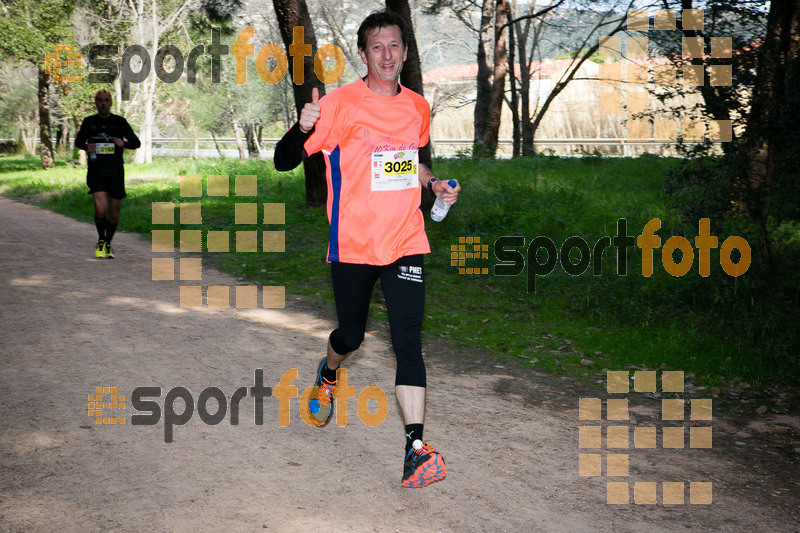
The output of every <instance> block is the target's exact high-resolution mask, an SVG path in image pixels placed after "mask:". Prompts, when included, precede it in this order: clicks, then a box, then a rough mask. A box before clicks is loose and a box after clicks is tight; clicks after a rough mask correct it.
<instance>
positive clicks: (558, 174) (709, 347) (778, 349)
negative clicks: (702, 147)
mask: <svg viewBox="0 0 800 533" xmlns="http://www.w3.org/2000/svg"><path fill="white" fill-rule="evenodd" d="M674 164H675V161H674V160H670V159H664V158H657V157H652V156H644V157H639V158H606V159H604V158H600V157H586V158H582V159H576V158H556V157H539V158H535V159H523V160H511V161H475V160H471V159H466V158H463V159H450V160H437V161H436V163H435V170H436V173H437V175H438V177H439V178H441V179H448V178H457V179H459V180H460V181H461V183H462V186H463V192H462V194H461V196H460V198H459V202H458V204H457V205H456V206H455V207H454V208H453V209H452V210H451V211H450V214H449V215H448V218H447V219H446V220H445V221H444V222H442V223H439V224H437V223H434V222H430V221H429V219H428V220H426V226H427V229H428V236H429V240H430V243H431V249H432V251H433V253H432V254H431V255H430V256H428V258H427V259H426V270H427V273H428V274H427V275H428V278H427V279H428V286H427V296H426V315H427V316H428V318H427V319H426V321H425V325H424V328H425V335H426V337H428V338H430V336H437V337H442V338H443V339H444V340H445V341H446V342H450V343H452V344H453V345H455V346H456V347H459V348H460V349H461V351H462V352H463V354H464V357H467V358H474V357H481V358H485V355H486V354H487V353H488V354H491V356H492V357H494V358H495V359H496V360H497V361H498V362H500V363H502V364H515V365H520V366H523V367H525V366H531V365H533V366H535V367H536V368H543V369H546V370H548V371H551V372H558V373H565V374H570V375H574V376H576V377H580V376H581V375H583V374H585V375H586V378H587V379H593V376H594V375H595V374H596V373H598V372H601V371H602V369H605V368H607V369H627V368H631V367H639V368H641V367H647V368H650V369H658V368H666V369H673V370H684V371H685V372H687V373H688V374H690V375H693V376H694V377H695V379H696V380H697V381H699V382H701V383H706V384H718V383H721V382H722V381H723V380H724V381H725V382H730V381H731V380H734V379H739V380H744V381H747V382H749V383H750V384H752V385H753V386H756V387H758V386H760V385H763V384H765V383H767V382H770V381H773V380H776V379H778V378H780V379H788V380H792V381H796V380H797V376H798V363H797V362H796V360H795V357H794V354H795V353H796V348H797V332H796V331H794V330H795V329H796V328H793V323H794V314H793V313H794V309H795V308H796V300H795V301H794V302H793V301H792V298H791V296H793V295H794V294H793V293H792V294H789V295H788V297H787V298H784V299H782V300H778V301H776V300H774V299H765V298H763V297H761V295H760V294H759V292H758V291H757V290H756V289H754V288H752V287H751V280H750V272H748V274H745V275H744V276H742V277H741V278H738V279H734V278H731V277H730V276H728V275H727V274H725V273H724V272H723V271H722V270H721V268H720V266H719V254H718V252H716V253H715V251H712V254H711V267H712V269H711V276H709V277H708V278H702V277H701V276H699V274H698V269H697V262H698V258H697V254H696V253H695V260H694V264H693V267H692V269H691V270H690V271H689V272H688V273H687V274H686V275H685V276H683V277H679V278H676V277H673V276H671V275H669V274H668V273H666V272H665V271H664V269H663V267H662V266H661V253H660V249H657V250H656V251H655V254H654V264H655V272H654V275H653V276H652V277H649V278H648V277H644V276H642V274H641V259H640V256H641V254H640V252H639V250H638V249H637V248H631V249H629V251H628V262H627V266H628V273H627V276H624V277H622V276H618V275H617V273H616V255H615V251H614V249H610V250H608V251H607V252H606V253H605V254H604V255H603V258H602V275H600V276H595V275H592V273H591V270H590V271H588V272H586V273H584V274H583V275H580V276H570V275H568V274H566V273H565V272H564V270H563V269H562V268H561V266H560V265H558V264H557V265H556V266H555V268H554V270H553V272H552V273H550V274H548V275H544V276H538V277H537V278H536V292H535V293H534V292H528V291H527V289H526V287H527V282H526V272H525V271H524V272H523V273H521V274H519V275H518V276H495V275H493V274H492V272H493V265H494V264H495V263H498V262H499V261H498V260H497V259H496V258H495V254H494V243H495V241H496V240H497V239H498V238H499V237H501V236H522V237H523V238H524V241H525V246H524V247H521V248H519V249H520V251H521V252H522V254H523V255H526V249H527V245H528V243H529V242H530V241H531V240H532V239H533V238H535V237H537V236H547V237H549V238H550V239H551V240H552V241H553V242H554V244H555V246H556V247H557V248H560V246H561V244H562V243H563V242H564V240H565V239H567V238H568V237H570V236H580V237H582V238H583V239H585V240H586V241H587V243H588V244H589V246H590V248H591V247H592V246H594V243H595V242H597V240H598V239H600V238H601V237H603V236H606V235H608V236H612V237H613V236H614V235H615V234H616V226H617V220H618V219H620V218H624V219H626V220H627V224H628V234H629V235H632V236H634V237H635V236H636V235H638V234H639V233H641V230H642V228H643V227H644V225H645V223H646V222H647V221H649V220H650V219H652V218H655V217H658V218H660V219H661V220H662V228H661V230H660V231H658V232H657V234H658V235H659V236H660V237H661V240H662V244H663V243H664V242H665V241H666V240H667V238H669V237H670V236H672V235H675V234H677V233H678V231H679V230H678V229H676V228H678V227H680V226H679V225H677V224H676V223H675V222H674V221H673V219H672V217H671V215H670V214H669V213H668V212H666V210H665V208H664V202H663V200H662V198H661V187H662V184H663V180H664V172H665V171H666V170H667V169H668V168H669V167H670V166H671V165H674ZM37 166H38V161H35V160H33V161H31V160H22V159H19V158H2V159H0V192H2V193H3V194H5V195H6V196H9V197H15V198H19V199H23V200H27V201H31V202H34V203H38V204H40V205H42V206H43V207H46V208H48V209H52V210H54V211H56V212H59V213H62V214H65V215H68V216H71V217H74V218H76V219H79V220H85V221H87V222H88V221H90V220H91V202H90V200H89V198H88V195H87V194H86V188H85V185H84V177H85V170H84V169H81V168H72V167H71V166H69V165H65V164H63V163H62V164H59V166H58V167H57V168H56V169H55V170H53V171H49V172H45V171H41V170H37V168H36V167H37ZM126 172H127V184H128V194H129V196H128V199H126V201H125V202H124V203H123V215H122V224H121V225H120V229H124V230H126V231H135V232H138V233H142V234H149V232H150V231H151V230H152V229H159V228H161V227H160V226H154V225H153V224H152V223H151V202H155V201H160V202H165V201H166V202H174V203H176V204H177V203H179V202H180V198H179V188H178V176H179V175H181V174H200V175H202V176H207V175H209V174H227V175H231V176H233V175H236V174H256V175H257V176H258V179H259V195H258V197H257V198H256V199H252V198H247V199H246V201H257V202H259V203H266V202H278V203H285V204H286V224H285V227H267V226H259V229H285V230H286V253H284V254H268V253H256V254H247V253H239V254H237V253H229V254H210V256H209V259H210V260H212V261H213V262H214V263H215V264H217V265H218V266H220V267H221V268H223V269H225V270H227V271H229V272H231V273H233V274H235V275H238V276H242V277H247V278H249V279H252V280H253V281H255V282H257V283H260V284H265V285H285V286H286V287H287V289H288V291H289V292H290V293H291V294H292V295H294V296H304V297H308V298H310V299H311V300H312V301H313V302H315V303H318V304H319V305H321V306H325V307H330V306H331V305H332V296H331V291H330V286H329V280H328V268H327V265H326V263H325V260H324V257H325V251H326V247H327V236H328V226H327V218H326V216H325V209H324V208H323V207H318V208H309V207H307V206H306V205H305V203H304V189H303V187H304V185H303V177H302V172H301V171H300V170H299V169H298V170H297V171H295V172H291V173H283V174H281V173H276V172H275V171H274V168H273V167H272V163H271V162H270V161H234V160H226V161H218V160H200V161H194V160H189V159H181V160H160V161H159V162H158V163H154V164H152V165H139V166H136V165H128V167H127V171H126ZM236 200H237V198H235V197H233V196H231V197H228V198H221V197H205V198H204V199H203V225H202V229H203V230H229V231H235V230H236V229H252V228H251V227H247V226H245V227H242V226H236V225H235V224H234V221H233V213H234V206H233V204H234V203H235V201H236ZM239 200H245V199H242V198H239ZM176 212H177V211H176ZM722 226H724V225H723V224H722V223H721V221H714V220H712V221H711V232H712V234H714V235H717V236H718V237H719V238H720V241H719V242H720V243H722V242H723V241H724V239H725V238H726V237H727V236H729V235H736V234H740V235H742V236H743V237H745V238H746V239H747V240H748V241H749V242H750V243H751V246H752V247H753V248H755V243H756V241H757V239H756V237H755V236H754V235H753V234H749V233H747V231H749V230H747V229H746V228H745V229H742V228H729V227H722ZM187 227H188V226H187ZM166 228H167V226H165V227H163V228H161V229H166ZM195 228H196V227H195ZM743 232H744V233H743ZM695 233H696V230H695ZM460 237H465V238H466V237H473V238H474V237H479V238H480V241H481V244H487V245H488V246H489V251H488V254H489V258H488V259H472V260H468V264H467V266H470V265H472V266H473V267H482V268H488V269H489V275H467V274H459V273H458V269H457V267H453V266H451V264H450V261H451V258H450V252H451V246H452V245H458V244H459V238H460ZM686 237H687V238H688V239H689V240H690V242H692V239H693V237H694V235H693V234H690V235H686ZM798 240H800V239H795V241H794V245H793V246H794V247H795V248H798V247H800V243H798V242H797V241H798ZM789 242H791V241H789ZM232 245H233V239H232ZM467 246H470V245H467ZM543 259H544V258H543V256H539V259H538V260H539V261H543ZM576 259H577V258H576V257H575V256H574V254H573V257H572V260H573V261H575V260H576ZM590 268H591V267H590ZM751 269H752V267H751ZM795 285H796V283H795ZM795 289H796V287H795ZM373 303H374V305H373V310H372V316H373V317H375V318H377V319H379V320H385V307H384V306H383V305H382V297H381V295H380V291H376V295H375V297H374V302H373ZM582 360H584V363H583V364H582V363H581V361H582ZM588 361H591V365H590V366H588Z"/></svg>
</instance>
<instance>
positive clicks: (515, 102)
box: [508, 17, 522, 158]
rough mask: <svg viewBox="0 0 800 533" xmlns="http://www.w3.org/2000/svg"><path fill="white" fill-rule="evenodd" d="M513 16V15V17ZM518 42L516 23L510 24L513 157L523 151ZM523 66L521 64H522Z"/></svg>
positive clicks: (509, 59) (509, 50)
mask: <svg viewBox="0 0 800 533" xmlns="http://www.w3.org/2000/svg"><path fill="white" fill-rule="evenodd" d="M512 18H513V17H512ZM515 45H516V42H515V40H514V25H513V24H511V25H509V26H508V64H509V65H511V67H510V68H511V70H510V71H509V76H510V80H509V81H510V82H511V102H510V103H509V107H510V108H511V120H512V130H513V131H512V138H513V142H514V149H513V151H512V153H511V157H514V158H517V157H519V156H520V152H521V144H522V139H521V135H520V133H521V131H520V120H519V94H518V92H517V76H516V74H515V65H514V47H515ZM520 66H521V65H520Z"/></svg>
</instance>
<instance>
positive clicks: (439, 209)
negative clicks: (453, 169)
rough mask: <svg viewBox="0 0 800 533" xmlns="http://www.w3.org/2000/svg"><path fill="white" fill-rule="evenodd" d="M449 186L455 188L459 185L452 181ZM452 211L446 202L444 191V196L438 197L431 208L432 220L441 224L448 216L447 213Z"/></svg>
mask: <svg viewBox="0 0 800 533" xmlns="http://www.w3.org/2000/svg"><path fill="white" fill-rule="evenodd" d="M447 184H448V185H449V186H451V187H455V186H456V185H457V183H456V180H450V181H448V182H447ZM448 211H450V204H447V203H445V201H444V191H442V194H440V195H439V196H437V197H436V201H435V202H433V207H432V208H431V218H432V219H433V221H434V222H441V221H442V220H444V217H446V216H447V212H448Z"/></svg>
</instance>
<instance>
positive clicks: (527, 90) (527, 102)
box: [517, 19, 539, 157]
mask: <svg viewBox="0 0 800 533" xmlns="http://www.w3.org/2000/svg"><path fill="white" fill-rule="evenodd" d="M531 25H532V23H531V21H530V19H528V20H526V21H525V29H524V30H520V29H519V28H520V27H519V23H517V30H518V33H519V38H518V39H517V48H518V50H519V78H520V90H519V96H520V100H521V102H520V103H521V104H522V109H521V110H520V115H521V116H522V121H521V122H522V124H520V127H521V129H522V156H523V157H525V156H532V155H534V154H535V153H536V152H535V150H534V149H533V128H532V127H531V77H532V76H531V63H532V62H533V52H534V50H535V49H536V46H537V44H536V43H537V42H538V39H539V31H537V30H536V29H535V30H534V34H533V38H534V42H533V44H532V45H531V55H530V57H525V43H526V42H527V41H528V33H529V32H530V29H531Z"/></svg>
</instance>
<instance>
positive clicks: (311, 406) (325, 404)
mask: <svg viewBox="0 0 800 533" xmlns="http://www.w3.org/2000/svg"><path fill="white" fill-rule="evenodd" d="M325 361H327V358H326V357H323V358H322V359H321V360H320V362H319V365H318V366H317V380H316V382H314V386H315V387H318V390H317V397H316V398H312V399H311V400H309V402H308V410H309V411H310V412H311V416H312V417H314V420H315V421H316V424H317V427H322V426H327V425H328V422H330V421H331V417H332V416H333V393H334V392H336V383H337V381H338V380H337V381H334V382H333V383H331V382H330V381H328V380H327V379H325V378H324V377H322V367H323V366H324V365H325Z"/></svg>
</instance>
